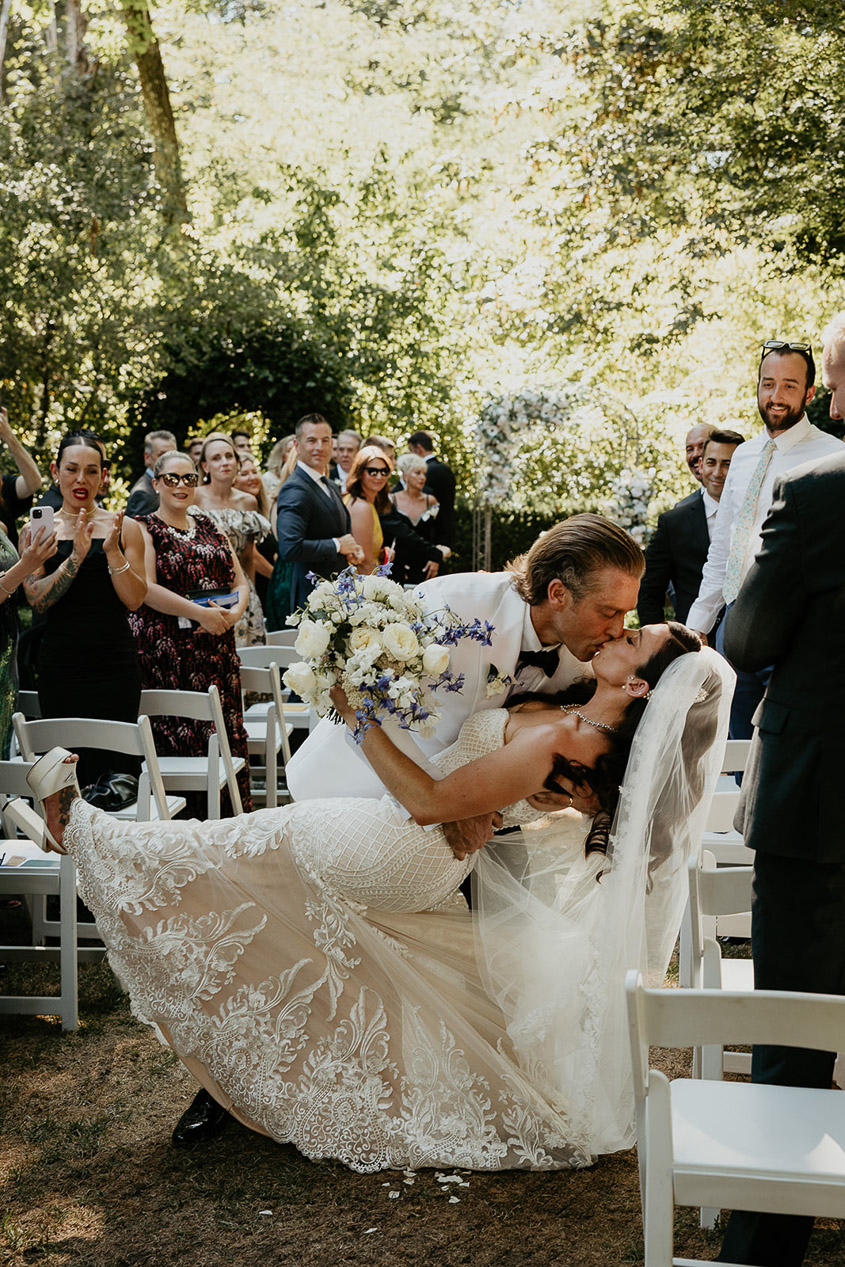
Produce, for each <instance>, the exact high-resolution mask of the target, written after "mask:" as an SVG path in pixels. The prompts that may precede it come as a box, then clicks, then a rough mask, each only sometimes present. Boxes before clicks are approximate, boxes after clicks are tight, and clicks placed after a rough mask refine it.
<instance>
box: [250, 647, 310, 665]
mask: <svg viewBox="0 0 845 1267" xmlns="http://www.w3.org/2000/svg"><path fill="white" fill-rule="evenodd" d="M238 656H239V658H240V661H241V664H245V665H246V666H247V668H258V669H266V668H268V667H269V666H270V665H271V664H278V665H279V667H280V668H283V669H286V668H288V666H289V665H291V664H296V663H297V662H298V661H299V660H301V659H302V656H301V655H297V653H296V652H295V651H294V649H293V647H279V646H269V647H238Z"/></svg>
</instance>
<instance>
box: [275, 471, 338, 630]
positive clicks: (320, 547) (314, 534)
mask: <svg viewBox="0 0 845 1267" xmlns="http://www.w3.org/2000/svg"><path fill="white" fill-rule="evenodd" d="M324 487H325V486H324ZM328 489H329V493H330V496H329V497H327V496H326V494H325V493H324V492H323V491H322V490H321V489H320V488H319V487H318V486H317V484H315V482H314V480H312V478H311V476H310V475H306V474H305V472H304V471H303V470H301V469H300V468H299V467H296V468H295V470H294V471H293V473H292V474H291V475H290V476H289V478H288V479H287V480H285V482H284V484H283V485H282V487H281V488H280V489H279V501H278V506H279V517H278V520H277V523H276V537H277V539H278V542H279V558H280V559H288V560H291V561H292V562H293V565H294V568H293V576H292V578H291V595H290V598H291V610H292V611H295V610H296V608H297V607H299V606H301V605H302V603H304V602H305V599H306V598H307V597H308V595H309V594H310V593H311V590H312V589H313V588H314V582H313V581H309V580H308V579H307V573H308V572H316V573H317V575H318V576H323V577H328V576H335V575H336V574H337V573H338V572H341V571H342V570H343V568H345V567H346V558H345V556H344V555H342V554H338V552H337V550H336V549H335V544H334V541H333V540H332V538H334V537H342V536H344V535H345V534H346V533H347V532H349V511H348V510H347V509H346V507H345V506H344V504H343V499H342V497H341V495H340V489H339V488H338V487H337V485H336V484H332V483H331V482H330V483H329V484H328Z"/></svg>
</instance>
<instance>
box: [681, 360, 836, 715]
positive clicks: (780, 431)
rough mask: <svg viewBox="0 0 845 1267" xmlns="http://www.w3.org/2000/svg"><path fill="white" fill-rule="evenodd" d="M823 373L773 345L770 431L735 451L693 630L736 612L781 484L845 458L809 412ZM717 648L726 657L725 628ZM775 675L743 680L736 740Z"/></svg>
mask: <svg viewBox="0 0 845 1267" xmlns="http://www.w3.org/2000/svg"><path fill="white" fill-rule="evenodd" d="M815 377H816V366H815V362H814V360H813V352H812V348H811V347H810V344H809V343H806V342H801V341H794V342H790V341H789V340H786V339H768V340H767V341H766V342H765V343H764V345H763V349H762V355H761V358H760V369H759V374H758V380H757V408H758V410H759V412H760V417H761V418H762V420H763V423H764V427H763V431H762V432H761V433H760V434H759V435H757V436H754V437H753V438H752V439H751V440H746V441H745V443H744V444H741V445H740V446H739V448H738V449H736V450H735V452H734V455H733V458H732V460H731V468H730V471H729V472H728V477H727V479H726V480H725V487H724V490H723V492H722V497H721V500H720V502H719V513H718V514H717V516H716V524H715V528H714V530H713V539H712V541H711V542H710V549H709V551H708V554H707V562H706V563H705V565H704V572H703V574H702V579H701V587H700V589H699V591H698V598H697V599H696V601H695V602H694V603H693V605H692V607H691V608H690V610H689V614H688V616H687V624H688V625H689V626H690V628H692V629H695V630H696V631H697V632H699V633H702V634H705V635H706V634H709V633H711V632H712V630H713V627H714V625H715V623H716V620H717V617H718V615H719V613H720V611H721V610H722V607H723V606H725V607H726V608H727V609H728V610H730V608H731V606H732V604H733V602H734V601H735V599H736V596H737V594H738V593H739V587H740V585H741V584H742V581H743V579H744V577H745V574H746V572H747V571H748V569H749V568H750V566H751V564H752V563H753V561H754V558H755V556H756V555H757V552H758V550H759V548H760V534H761V531H762V527H763V521H764V520H765V518H766V515H767V514H768V512H769V508H770V507H771V504H772V494H773V490H774V486H775V480H776V479H777V478H778V477H779V476H781V475H784V474H785V473H786V472H787V471H791V470H793V469H794V468H795V467H796V466H803V465H805V464H806V463H808V462H810V463H811V462H818V461H819V460H820V459H821V458H824V457H827V456H828V455H829V454H831V453H838V452H841V451H842V449H843V448H845V446H843V444H842V441H841V440H837V439H836V438H835V437H834V436H831V435H828V434H827V433H826V432H824V431H820V430H819V428H818V427H815V426H813V425H812V423H811V422H810V420H809V418H808V417H807V415H806V413H805V412H804V411H805V408H806V406H807V405H808V404H809V403H810V401H811V400H812V399H813V396H814V395H815V391H816V388H815ZM715 645H716V648H717V650H719V651H721V652H722V653H723V654H724V644H723V633H722V626H720V627H719V630H718V631H717V635H716V644H715ZM769 672H770V670H769V669H764V670H762V671H760V672H759V673H739V674H738V675H737V684H736V690H735V692H734V700H733V706H732V709H731V732H730V733H731V738H732V739H750V738H751V734H752V725H751V718H752V717H753V715H754V712H755V710H756V708H757V706H758V704H759V703H760V701H761V699H762V698H763V693H764V691H765V689H766V683H767V682H768V678H769Z"/></svg>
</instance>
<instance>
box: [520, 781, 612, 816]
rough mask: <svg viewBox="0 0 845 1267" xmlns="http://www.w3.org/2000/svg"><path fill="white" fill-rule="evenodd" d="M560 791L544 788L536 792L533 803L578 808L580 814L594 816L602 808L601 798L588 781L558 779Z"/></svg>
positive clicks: (554, 808)
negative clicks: (574, 781)
mask: <svg viewBox="0 0 845 1267" xmlns="http://www.w3.org/2000/svg"><path fill="white" fill-rule="evenodd" d="M557 782H558V784H559V785H560V787H561V791H560V792H550V791H548V790H544V791H542V792H539V793H535V795H534V796H532V798H531V803H532V804H533V805H542V806H543V807H544V808H547V809H550V810H558V809H577V811H578V813H579V814H588V815H589V816H590V818H593V817H594V816H595V815H596V814H597V813H598V812H599V809H600V808H601V807H600V805H599V798H598V797H597V796H596V794H595V792H591V791H590V789H589V787H588V786H587V784H586V783H573V782H572V780H571V779H562V778H561V779H558V780H557Z"/></svg>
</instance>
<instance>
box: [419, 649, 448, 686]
mask: <svg viewBox="0 0 845 1267" xmlns="http://www.w3.org/2000/svg"><path fill="white" fill-rule="evenodd" d="M422 662H423V668H424V669H425V671H426V673H430V674H431V676H432V677H440V674H441V673H443V672H445V670H446V669H447V668H448V667H449V649H448V647H441V646H439V645H438V644H437V643H436V642H432V644H431V646H429V647H426V649H425V651H424V652H423V658H422Z"/></svg>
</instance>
